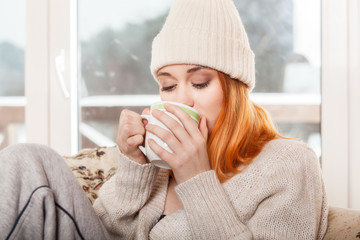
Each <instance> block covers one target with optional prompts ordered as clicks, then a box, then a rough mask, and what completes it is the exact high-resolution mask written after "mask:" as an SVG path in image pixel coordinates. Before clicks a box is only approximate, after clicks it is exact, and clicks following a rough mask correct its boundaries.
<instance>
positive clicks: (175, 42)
mask: <svg viewBox="0 0 360 240" xmlns="http://www.w3.org/2000/svg"><path fill="white" fill-rule="evenodd" d="M171 64H196V65H202V66H206V67H210V68H214V69H216V70H218V71H221V72H224V73H226V74H228V75H230V76H231V77H232V78H234V79H237V80H239V81H242V82H243V83H245V84H246V85H247V86H248V87H249V89H250V91H251V90H252V89H253V88H254V86H255V62H254V53H253V52H252V51H251V49H250V45H249V40H248V37H247V34H246V32H245V28H244V26H243V24H242V22H241V19H240V16H239V13H238V11H237V9H236V7H235V5H234V3H233V1H232V0H175V1H174V3H173V5H172V7H171V9H170V13H169V15H168V17H167V19H166V22H165V24H164V26H163V28H162V30H161V31H160V33H159V34H158V35H157V36H156V37H155V38H154V41H153V45H152V58H151V66H150V69H151V72H152V74H153V75H154V77H155V79H156V73H157V71H158V70H159V69H160V68H162V67H164V66H166V65H171Z"/></svg>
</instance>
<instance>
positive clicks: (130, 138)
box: [116, 108, 150, 164]
mask: <svg viewBox="0 0 360 240" xmlns="http://www.w3.org/2000/svg"><path fill="white" fill-rule="evenodd" d="M149 112H150V110H149V109H148V108H146V109H144V111H143V113H142V114H149ZM146 124H147V121H146V120H143V119H142V118H141V116H140V115H139V114H138V113H136V112H133V111H130V110H127V109H124V110H123V111H122V112H121V114H120V120H119V131H118V135H117V138H116V143H117V145H118V146H119V149H120V151H121V153H123V154H124V155H126V156H127V157H128V158H130V159H132V160H134V161H136V162H138V163H140V164H144V163H147V162H148V160H147V158H146V157H145V155H144V154H143V153H142V152H141V151H140V149H139V145H142V144H143V143H144V139H145V126H146Z"/></svg>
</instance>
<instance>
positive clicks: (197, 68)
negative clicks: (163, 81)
mask: <svg viewBox="0 0 360 240" xmlns="http://www.w3.org/2000/svg"><path fill="white" fill-rule="evenodd" d="M204 68H207V67H203V66H197V67H193V68H190V69H188V70H187V71H186V72H187V73H193V72H196V71H198V70H201V69H204ZM157 76H158V77H160V76H168V77H171V74H170V73H168V72H159V73H158V74H157Z"/></svg>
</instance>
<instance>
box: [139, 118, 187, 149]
mask: <svg viewBox="0 0 360 240" xmlns="http://www.w3.org/2000/svg"><path fill="white" fill-rule="evenodd" d="M146 130H147V131H149V132H151V133H153V134H155V135H156V136H158V137H159V138H160V139H161V140H163V141H164V142H165V143H166V144H167V145H168V146H169V148H170V149H171V150H172V151H174V152H177V151H178V150H179V145H180V142H179V140H178V139H177V138H176V137H175V136H174V135H173V134H172V133H171V132H169V131H168V130H166V129H164V128H162V127H159V126H157V125H154V124H148V125H147V126H146Z"/></svg>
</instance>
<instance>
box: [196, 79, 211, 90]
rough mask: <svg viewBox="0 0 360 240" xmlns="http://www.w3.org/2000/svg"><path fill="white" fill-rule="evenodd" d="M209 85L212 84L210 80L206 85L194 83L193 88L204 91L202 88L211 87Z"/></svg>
mask: <svg viewBox="0 0 360 240" xmlns="http://www.w3.org/2000/svg"><path fill="white" fill-rule="evenodd" d="M209 84H210V80H208V81H206V82H204V83H197V84H194V83H193V87H194V88H196V89H202V88H206V87H207V86H209Z"/></svg>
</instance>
